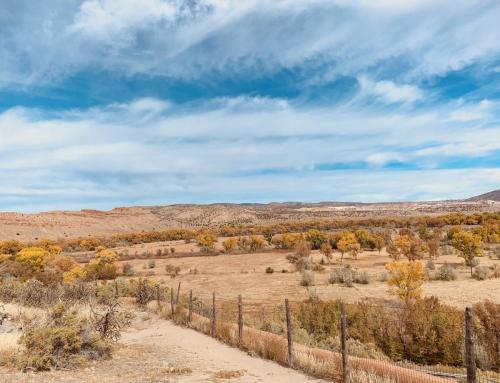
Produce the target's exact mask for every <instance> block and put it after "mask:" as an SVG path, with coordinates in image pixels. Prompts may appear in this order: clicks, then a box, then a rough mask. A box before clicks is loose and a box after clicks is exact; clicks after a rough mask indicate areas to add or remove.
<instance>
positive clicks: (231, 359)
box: [0, 320, 325, 383]
mask: <svg viewBox="0 0 500 383" xmlns="http://www.w3.org/2000/svg"><path fill="white" fill-rule="evenodd" d="M120 344H121V347H120V349H119V350H117V352H116V353H115V355H114V357H113V359H112V360H109V361H104V362H100V363H96V364H95V365H93V366H91V367H89V368H86V369H83V370H76V371H54V372H47V373H38V374H32V373H27V374H23V373H19V372H5V370H0V381H1V382H4V383H14V382H16V383H35V382H44V383H45V382H46V383H55V382H72V383H73V382H89V383H97V382H99V383H111V382H120V383H126V382H127V383H128V382H130V383H132V382H134V383H139V382H141V383H142V382H144V383H146V382H148V383H160V382H172V383H174V382H180V383H195V382H240V383H253V382H259V383H291V382H293V383H301V382H316V383H321V382H325V381H323V380H318V379H312V378H309V377H306V376H305V375H303V374H301V373H299V372H297V371H294V370H291V369H288V368H285V367H282V366H280V365H278V364H276V363H273V362H269V361H265V360H263V359H260V358H256V357H252V356H250V355H248V354H246V353H244V352H242V351H240V350H237V349H234V348H231V347H229V346H226V345H224V344H222V343H220V342H218V341H216V340H214V339H212V338H210V337H208V336H206V335H203V334H200V333H197V332H196V331H194V330H190V329H185V328H181V327H178V326H176V325H174V324H172V323H171V322H169V321H163V320H148V321H145V322H142V323H137V324H136V325H135V328H134V329H132V330H130V331H128V332H126V333H125V334H124V335H123V338H122V340H121V341H120ZM183 370H184V371H183ZM185 370H187V371H185ZM217 374H219V375H217ZM226 374H227V375H235V377H232V378H222V377H223V376H225V375H226ZM238 375H241V376H238Z"/></svg>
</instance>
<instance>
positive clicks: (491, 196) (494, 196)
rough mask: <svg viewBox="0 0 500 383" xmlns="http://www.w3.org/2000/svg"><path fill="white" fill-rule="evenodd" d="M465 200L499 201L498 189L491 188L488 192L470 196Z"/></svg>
mask: <svg viewBox="0 0 500 383" xmlns="http://www.w3.org/2000/svg"><path fill="white" fill-rule="evenodd" d="M467 201H472V202H478V201H497V202H500V189H499V190H493V191H491V192H489V193H485V194H481V195H478V196H475V197H472V198H469V199H467Z"/></svg>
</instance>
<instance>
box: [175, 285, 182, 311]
mask: <svg viewBox="0 0 500 383" xmlns="http://www.w3.org/2000/svg"><path fill="white" fill-rule="evenodd" d="M180 292H181V283H180V282H179V285H178V286H177V297H176V298H175V304H176V305H178V304H179V294H180Z"/></svg>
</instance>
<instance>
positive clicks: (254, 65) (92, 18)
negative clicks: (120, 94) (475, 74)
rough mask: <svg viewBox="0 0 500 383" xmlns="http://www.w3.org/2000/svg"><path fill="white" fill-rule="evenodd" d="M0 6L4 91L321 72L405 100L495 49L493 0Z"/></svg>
mask: <svg viewBox="0 0 500 383" xmlns="http://www.w3.org/2000/svg"><path fill="white" fill-rule="evenodd" d="M20 4H21V5H20ZM28 4H29V7H30V13H29V14H27V13H26V10H25V6H27V5H28ZM23 5H25V6H23ZM3 8H4V9H5V10H6V12H5V14H4V16H3V17H2V15H0V24H3V27H1V26H0V34H1V40H2V44H0V56H1V57H2V61H1V62H0V86H4V87H5V86H16V85H26V86H27V85H34V84H37V85H39V84H40V83H43V82H50V81H54V80H57V79H60V78H64V77H65V76H67V75H70V74H73V73H75V72H78V71H79V70H82V69H86V68H94V69H96V70H99V71H101V70H109V71H113V72H118V73H122V74H125V75H131V74H132V75H133V74H137V73H141V74H146V75H157V74H161V75H166V76H174V77H183V78H200V77H202V76H204V75H206V74H207V73H210V72H211V71H214V70H215V71H221V72H223V73H228V74H230V73H234V72H237V73H239V72H241V71H245V70H252V71H253V72H254V73H256V74H263V73H269V72H270V73H272V72H274V71H276V70H278V69H280V68H295V67H304V68H308V67H309V66H310V65H321V67H322V68H323V71H322V72H324V73H322V74H320V75H318V74H317V73H316V74H315V76H317V77H318V80H320V81H327V80H329V79H331V78H334V77H336V76H339V75H352V76H357V75H358V74H359V73H365V72H368V71H373V72H374V73H378V72H380V71H382V72H383V71H386V70H389V69H390V70H392V71H393V74H394V75H395V76H396V77H398V81H397V82H394V83H391V82H381V83H379V84H378V85H377V86H376V88H375V91H378V92H383V93H386V94H387V95H388V97H389V98H390V99H393V100H401V99H405V100H408V99H412V100H414V99H416V98H418V96H419V94H418V91H417V90H416V89H414V88H411V87H410V86H411V84H410V83H411V81H413V80H415V79H419V78H420V77H421V76H424V77H427V76H432V75H439V74H444V73H447V72H448V71H450V70H457V69H460V68H463V67H465V66H467V65H469V64H471V63H476V62H478V61H484V62H488V60H489V59H490V58H491V57H493V56H494V55H498V54H499V53H500V44H499V43H498V41H500V27H499V26H498V22H497V20H498V18H499V17H500V3H498V2H497V1H494V0H484V1H481V2H460V3H457V2H456V1H453V0H445V1H441V2H432V1H411V2H396V1H384V2H369V1H345V0H314V1H309V2H304V1H302V0H279V1H272V2H269V1H264V0H248V1H239V0H227V1H222V0H219V1H214V0H196V1H188V0H145V1H140V2H137V1H132V0H126V1H118V0H87V1H77V0H68V1H65V2H50V1H45V2H36V3H33V2H29V3H28V2H27V1H26V0H22V1H19V0H7V2H6V3H5V4H3ZM395 63H398V64H400V65H394V64H395ZM400 83H403V84H408V86H407V85H396V84H400Z"/></svg>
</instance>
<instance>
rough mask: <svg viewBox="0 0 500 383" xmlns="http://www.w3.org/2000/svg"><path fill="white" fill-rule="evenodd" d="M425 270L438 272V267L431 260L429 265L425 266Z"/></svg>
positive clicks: (428, 262)
mask: <svg viewBox="0 0 500 383" xmlns="http://www.w3.org/2000/svg"><path fill="white" fill-rule="evenodd" d="M425 268H426V269H427V270H436V265H435V264H434V261H433V260H432V259H431V260H429V261H427V263H426V264H425Z"/></svg>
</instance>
